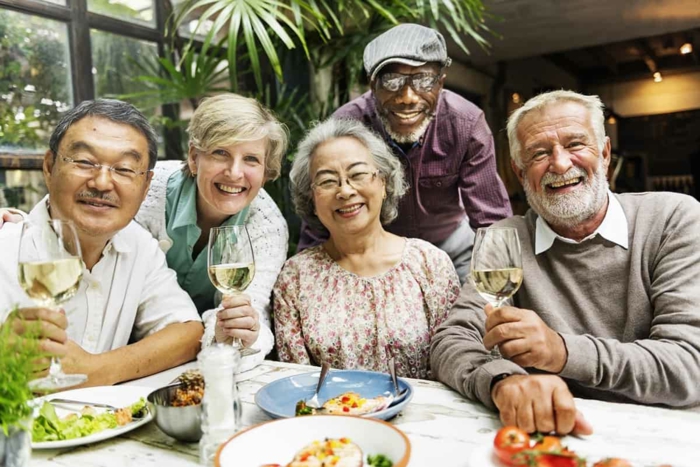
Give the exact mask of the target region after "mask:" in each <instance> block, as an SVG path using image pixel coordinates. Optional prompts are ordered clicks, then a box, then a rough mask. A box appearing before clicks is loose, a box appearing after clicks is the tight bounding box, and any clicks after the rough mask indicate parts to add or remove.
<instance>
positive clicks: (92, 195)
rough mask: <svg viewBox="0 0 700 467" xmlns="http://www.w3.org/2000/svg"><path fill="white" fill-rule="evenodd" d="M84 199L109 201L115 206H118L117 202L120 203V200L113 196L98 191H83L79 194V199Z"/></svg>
mask: <svg viewBox="0 0 700 467" xmlns="http://www.w3.org/2000/svg"><path fill="white" fill-rule="evenodd" d="M83 198H88V199H99V200H102V201H107V202H109V203H114V204H117V202H118V200H117V198H116V197H115V196H112V195H110V194H108V193H105V192H104V191H98V190H86V191H81V192H80V193H78V199H83Z"/></svg>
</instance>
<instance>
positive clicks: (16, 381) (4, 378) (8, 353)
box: [0, 323, 42, 435]
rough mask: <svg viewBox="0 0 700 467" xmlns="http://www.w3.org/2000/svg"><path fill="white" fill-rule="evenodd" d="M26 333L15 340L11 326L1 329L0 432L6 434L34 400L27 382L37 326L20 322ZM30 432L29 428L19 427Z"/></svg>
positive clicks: (35, 353) (38, 354)
mask: <svg viewBox="0 0 700 467" xmlns="http://www.w3.org/2000/svg"><path fill="white" fill-rule="evenodd" d="M23 325H24V328H25V334H24V335H23V337H21V338H20V337H17V336H16V335H15V334H14V332H13V330H12V326H11V325H9V324H7V323H6V324H5V325H2V326H0V429H1V430H2V431H3V432H4V433H5V435H7V434H8V433H9V429H10V427H17V426H18V424H20V423H21V422H22V421H24V420H26V419H27V417H29V416H30V415H31V413H32V409H31V408H30V407H29V405H28V404H27V402H28V401H29V400H30V399H32V398H33V394H32V392H31V390H30V389H29V386H28V383H29V381H30V380H31V377H32V373H33V371H34V365H35V361H36V360H37V358H39V357H41V356H42V354H41V352H40V350H39V346H38V342H39V341H38V339H36V336H37V335H38V332H39V329H38V326H30V323H23ZM22 428H25V429H29V428H30V427H22Z"/></svg>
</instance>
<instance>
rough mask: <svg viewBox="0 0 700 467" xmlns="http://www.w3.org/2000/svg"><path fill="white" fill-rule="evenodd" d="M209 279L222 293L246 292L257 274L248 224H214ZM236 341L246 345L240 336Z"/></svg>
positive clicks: (210, 233) (238, 344)
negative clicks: (217, 225) (221, 225)
mask: <svg viewBox="0 0 700 467" xmlns="http://www.w3.org/2000/svg"><path fill="white" fill-rule="evenodd" d="M207 255H208V263H207V264H208V271H209V280H211V283H212V284H214V287H216V288H217V289H218V290H219V291H220V292H221V293H222V294H224V295H232V294H238V293H243V292H244V291H245V289H246V288H247V287H248V286H249V285H250V283H251V282H252V281H253V277H254V276H255V256H254V254H253V245H252V244H251V242H250V236H249V235H248V229H246V227H245V225H232V226H223V227H215V228H213V229H211V231H210V232H209V245H208V249H207ZM233 344H234V345H235V346H237V347H238V348H239V349H242V348H243V345H242V344H241V342H240V340H239V339H235V340H234V342H233Z"/></svg>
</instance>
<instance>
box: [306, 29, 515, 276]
mask: <svg viewBox="0 0 700 467" xmlns="http://www.w3.org/2000/svg"><path fill="white" fill-rule="evenodd" d="M364 65H365V70H366V71H367V74H368V76H369V79H370V88H371V89H370V91H369V92H367V93H365V94H363V95H362V96H360V97H358V98H357V99H355V100H353V101H351V102H349V103H347V104H345V105H344V106H342V107H341V108H340V109H338V110H337V111H336V112H335V113H334V114H333V116H334V117H336V118H352V119H356V120H360V121H362V122H363V123H364V124H365V125H366V126H367V127H369V128H371V129H372V130H374V131H375V132H377V133H378V134H379V135H381V136H382V138H383V139H384V140H385V141H386V142H387V143H388V144H389V146H390V147H391V149H392V151H393V153H394V155H395V156H396V158H397V159H398V160H399V161H400V162H401V165H402V166H403V169H404V172H405V174H406V179H407V181H408V183H409V191H408V193H407V194H406V196H404V197H403V199H402V200H401V202H400V204H399V215H398V217H397V219H396V220H395V221H394V222H393V223H392V224H390V225H387V226H386V227H387V230H389V231H390V232H392V233H395V234H397V235H400V236H404V237H409V238H410V237H417V238H421V239H423V240H427V241H429V242H431V243H433V244H434V245H436V246H438V247H439V248H441V249H442V250H444V251H445V252H447V254H448V255H449V256H450V258H451V259H452V262H453V264H454V265H455V268H456V269H457V273H458V275H459V277H460V280H461V281H462V282H464V280H465V278H466V275H467V273H468V271H469V262H470V260H471V248H472V244H473V240H474V233H473V231H472V229H477V228H478V227H486V226H489V225H491V224H492V223H494V222H496V221H498V220H501V219H503V218H505V217H508V216H510V215H511V209H510V203H509V201H508V196H507V193H506V190H505V187H504V186H503V183H502V182H501V180H500V178H499V177H498V174H497V173H496V159H495V155H494V144H493V137H492V135H491V131H490V130H489V127H488V125H487V123H486V120H485V119H484V113H483V112H482V111H481V110H480V109H479V108H478V107H476V106H475V105H474V104H472V103H470V102H469V101H467V100H465V99H464V98H462V97H460V96H459V95H457V94H455V93H453V92H450V91H447V90H443V83H444V81H445V77H446V73H447V68H448V67H449V65H450V58H449V57H448V56H447V48H446V47H445V39H444V38H443V36H442V34H440V33H439V32H437V31H435V30H433V29H430V28H426V27H424V26H420V25H417V24H402V25H399V26H396V27H394V28H392V29H390V30H389V31H387V32H385V33H384V34H382V35H380V36H379V37H377V38H376V39H374V40H373V41H372V42H370V43H369V44H368V45H367V47H366V48H365V52H364ZM325 238H326V237H325V236H324V235H323V234H322V233H320V232H316V231H313V230H311V228H310V227H309V226H307V225H304V226H303V227H302V233H301V238H300V241H299V249H300V250H302V249H304V248H307V247H309V246H312V245H315V244H318V243H320V242H321V241H322V240H324V239H325Z"/></svg>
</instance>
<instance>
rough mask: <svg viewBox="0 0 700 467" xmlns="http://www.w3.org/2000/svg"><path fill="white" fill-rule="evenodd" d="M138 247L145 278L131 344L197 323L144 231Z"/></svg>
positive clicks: (189, 302)
mask: <svg viewBox="0 0 700 467" xmlns="http://www.w3.org/2000/svg"><path fill="white" fill-rule="evenodd" d="M140 243H141V245H143V246H142V248H140V249H139V251H138V255H139V263H140V267H143V268H146V274H145V283H144V284H143V287H142V288H141V299H140V301H139V306H138V311H137V313H136V320H135V322H134V329H133V332H132V340H135V341H138V340H141V339H143V338H144V337H146V336H149V335H151V334H154V333H156V332H158V331H160V330H161V329H164V328H165V327H166V326H168V325H170V324H173V323H186V322H188V321H201V319H200V317H199V313H197V308H195V306H194V303H192V299H190V297H189V295H187V293H186V292H185V291H183V290H182V289H181V288H180V286H179V285H178V283H177V278H176V276H175V271H173V270H172V269H169V268H168V266H167V264H166V261H165V254H164V253H163V252H162V251H161V250H160V248H158V242H157V241H156V240H155V239H154V238H153V237H151V235H150V234H147V233H146V232H145V231H144V238H143V240H142V241H141V242H140Z"/></svg>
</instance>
